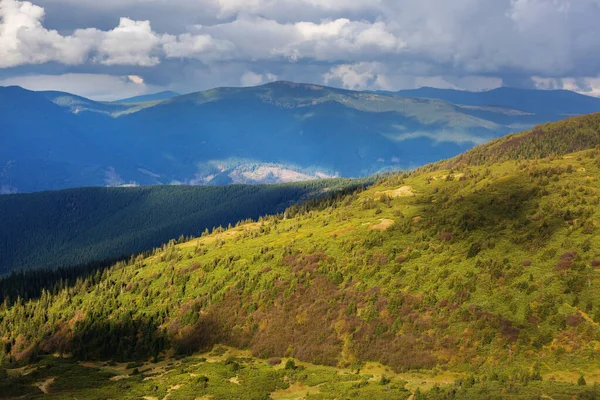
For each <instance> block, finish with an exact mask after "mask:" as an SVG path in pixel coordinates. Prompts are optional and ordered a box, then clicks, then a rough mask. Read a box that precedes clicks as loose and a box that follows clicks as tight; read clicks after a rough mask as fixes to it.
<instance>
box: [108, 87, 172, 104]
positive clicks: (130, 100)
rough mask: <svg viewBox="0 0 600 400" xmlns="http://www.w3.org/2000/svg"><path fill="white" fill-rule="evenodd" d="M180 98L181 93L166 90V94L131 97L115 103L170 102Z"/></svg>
mask: <svg viewBox="0 0 600 400" xmlns="http://www.w3.org/2000/svg"><path fill="white" fill-rule="evenodd" d="M178 96H181V93H177V92H174V91H172V90H166V91H164V92H159V93H151V94H145V95H141V96H135V97H129V98H127V99H122V100H117V101H115V102H114V103H143V102H146V101H160V100H168V99H172V98H173V97H178Z"/></svg>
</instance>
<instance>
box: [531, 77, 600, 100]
mask: <svg viewBox="0 0 600 400" xmlns="http://www.w3.org/2000/svg"><path fill="white" fill-rule="evenodd" d="M532 80H533V82H534V84H535V87H536V88H537V89H544V90H560V89H562V90H570V91H573V92H577V93H581V94H584V95H586V96H594V97H600V76H598V77H595V78H592V77H584V78H578V79H575V78H543V77H539V76H534V77H533V78H532Z"/></svg>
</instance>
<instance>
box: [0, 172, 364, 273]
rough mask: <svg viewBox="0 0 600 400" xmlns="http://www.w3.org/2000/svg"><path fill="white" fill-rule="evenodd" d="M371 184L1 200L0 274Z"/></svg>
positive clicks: (111, 251)
mask: <svg viewBox="0 0 600 400" xmlns="http://www.w3.org/2000/svg"><path fill="white" fill-rule="evenodd" d="M367 182H369V180H355V181H353V180H344V179H334V180H321V181H314V182H307V183H295V184H282V185H248V186H243V185H233V186H226V187H190V186H153V187H145V188H81V189H69V190H63V191H51V192H40V193H32V194H17V195H3V196H0V226H1V227H2V229H0V275H2V274H5V273H7V272H10V271H11V270H18V269H29V268H58V267H68V266H74V265H80V264H87V263H93V262H100V261H105V260H110V259H115V258H120V257H124V256H125V257H128V256H129V255H131V254H133V253H139V252H142V251H146V250H151V249H152V248H153V247H156V246H160V245H161V244H162V243H164V242H167V241H169V240H170V239H173V238H179V237H180V236H182V235H183V236H200V234H201V233H202V232H203V231H204V230H205V229H207V228H209V229H212V228H213V227H216V226H224V227H226V226H227V225H228V224H235V223H236V222H238V221H240V220H243V219H247V218H253V219H256V218H258V217H259V216H261V215H265V214H273V213H277V212H281V211H283V210H284V209H285V208H286V207H289V206H290V205H292V204H294V203H295V202H298V201H302V200H306V199H308V198H311V197H315V196H316V197H318V196H320V195H323V194H324V193H325V192H336V191H337V190H343V189H344V188H355V187H357V185H364V184H366V183H367Z"/></svg>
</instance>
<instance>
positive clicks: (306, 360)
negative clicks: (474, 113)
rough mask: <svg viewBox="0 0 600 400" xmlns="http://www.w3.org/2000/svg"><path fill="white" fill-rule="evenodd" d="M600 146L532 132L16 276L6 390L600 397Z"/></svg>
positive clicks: (591, 130) (3, 333)
mask: <svg viewBox="0 0 600 400" xmlns="http://www.w3.org/2000/svg"><path fill="white" fill-rule="evenodd" d="M599 129H600V126H598V115H591V116H584V117H578V118H574V119H569V120H566V121H564V122H561V123H558V124H552V125H545V126H541V127H537V128H535V129H533V130H532V131H529V132H525V133H523V134H521V135H517V136H513V137H509V138H507V139H501V140H499V141H497V142H494V143H491V144H489V145H484V146H482V147H480V148H476V149H474V150H473V151H472V152H470V153H467V154H465V155H463V156H460V157H458V158H456V159H454V160H450V161H448V162H445V163H439V164H436V165H432V166H428V167H425V168H422V169H419V170H417V171H414V172H411V173H402V174H395V175H390V176H386V177H382V178H380V179H379V180H378V181H377V182H376V183H374V184H373V185H372V186H371V187H369V188H367V189H364V188H361V189H359V190H355V191H349V192H347V193H341V194H339V195H337V196H330V197H327V198H323V199H320V200H319V199H316V200H313V201H310V202H306V203H304V204H302V205H294V206H291V207H289V208H287V209H286V210H285V211H284V210H282V211H281V212H280V213H274V214H272V215H270V216H265V217H263V218H260V219H258V220H255V221H246V222H242V223H239V224H236V225H235V226H231V227H228V228H216V229H214V230H212V231H211V232H210V233H208V234H204V235H202V236H201V237H199V238H194V239H192V240H189V241H182V242H176V241H171V242H169V243H166V244H164V245H162V246H160V247H156V248H155V249H154V250H153V251H151V252H149V253H147V254H141V255H139V256H137V257H131V258H130V259H128V260H124V261H120V262H118V263H116V264H115V265H114V266H112V267H111V268H108V269H94V267H89V268H88V269H87V270H86V271H87V272H86V273H84V274H82V275H80V276H79V277H75V276H71V275H69V274H68V273H66V275H65V276H64V277H61V276H60V275H45V274H47V273H36V272H32V273H29V274H27V273H26V274H22V275H19V276H13V277H12V278H8V279H12V281H10V282H11V283H10V286H15V287H17V288H18V287H21V288H22V290H21V291H20V292H19V290H18V289H17V290H16V291H15V292H14V293H18V294H17V296H16V297H15V296H10V297H9V296H5V298H4V299H3V303H2V305H1V306H0V340H1V341H2V346H0V363H1V364H2V367H3V368H4V369H3V370H2V371H0V379H1V381H0V389H2V390H0V393H8V394H6V395H5V396H6V397H11V396H13V397H19V396H29V397H30V398H65V397H70V396H75V397H77V398H110V397H120V398H131V399H137V398H153V399H154V398H156V399H159V398H160V399H163V398H169V399H177V398H179V399H193V398H206V399H208V398H214V399H230V398H248V399H259V398H282V399H283V398H298V399H299V398H310V399H312V398H317V399H334V398H337V399H341V398H344V399H346V398H347V399H354V398H365V399H367V398H371V399H372V398H378V399H379V398H381V399H387V398H390V399H392V398H394V399H408V398H411V399H413V400H414V399H418V400H423V399H432V400H438V399H439V400H441V399H541V398H550V399H555V400H559V399H560V400H563V399H564V400H567V399H596V398H598V397H599V396H600V389H599V388H598V387H597V386H595V384H596V383H600V368H599V365H600V351H599V349H600V299H599V298H598V296H597V293H598V287H599V285H600V275H599V268H600V208H599V205H600V180H599V177H600V148H599V147H598V146H599V145H600V135H598V131H599ZM500 146H504V147H505V148H507V149H509V150H507V153H501V152H497V151H496V149H497V148H498V147H500ZM494 154H497V156H494ZM504 154H510V156H506V155H504ZM486 159H489V160H491V161H490V162H484V160H486ZM57 274H58V273H57ZM5 282H8V281H5ZM29 287H31V288H35V289H32V291H31V292H28V291H27V289H26V288H29ZM26 292H27V293H26ZM77 377H79V379H77ZM75 382H76V383H75ZM36 385H37V386H36ZM61 396H62V397H61ZM286 396H288V397H286ZM0 397H1V396H0Z"/></svg>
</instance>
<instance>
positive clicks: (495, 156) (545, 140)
mask: <svg viewBox="0 0 600 400" xmlns="http://www.w3.org/2000/svg"><path fill="white" fill-rule="evenodd" d="M596 146H600V113H597V114H590V115H584V116H581V117H575V118H569V119H566V120H564V121H559V122H555V123H548V124H544V125H538V126H535V127H534V128H533V129H532V130H530V131H526V132H522V133H517V134H513V135H508V136H506V137H503V138H500V139H496V140H494V141H492V142H490V143H487V144H485V145H482V146H478V147H476V148H474V149H472V150H470V151H468V152H466V153H465V154H462V155H460V156H458V157H456V158H454V159H452V160H450V164H449V163H447V162H442V165H446V166H448V165H451V163H466V164H471V165H483V164H490V163H497V162H501V161H509V160H532V159H536V158H544V157H549V156H561V155H565V154H569V153H573V152H576V151H581V150H585V149H590V148H594V147H596Z"/></svg>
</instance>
